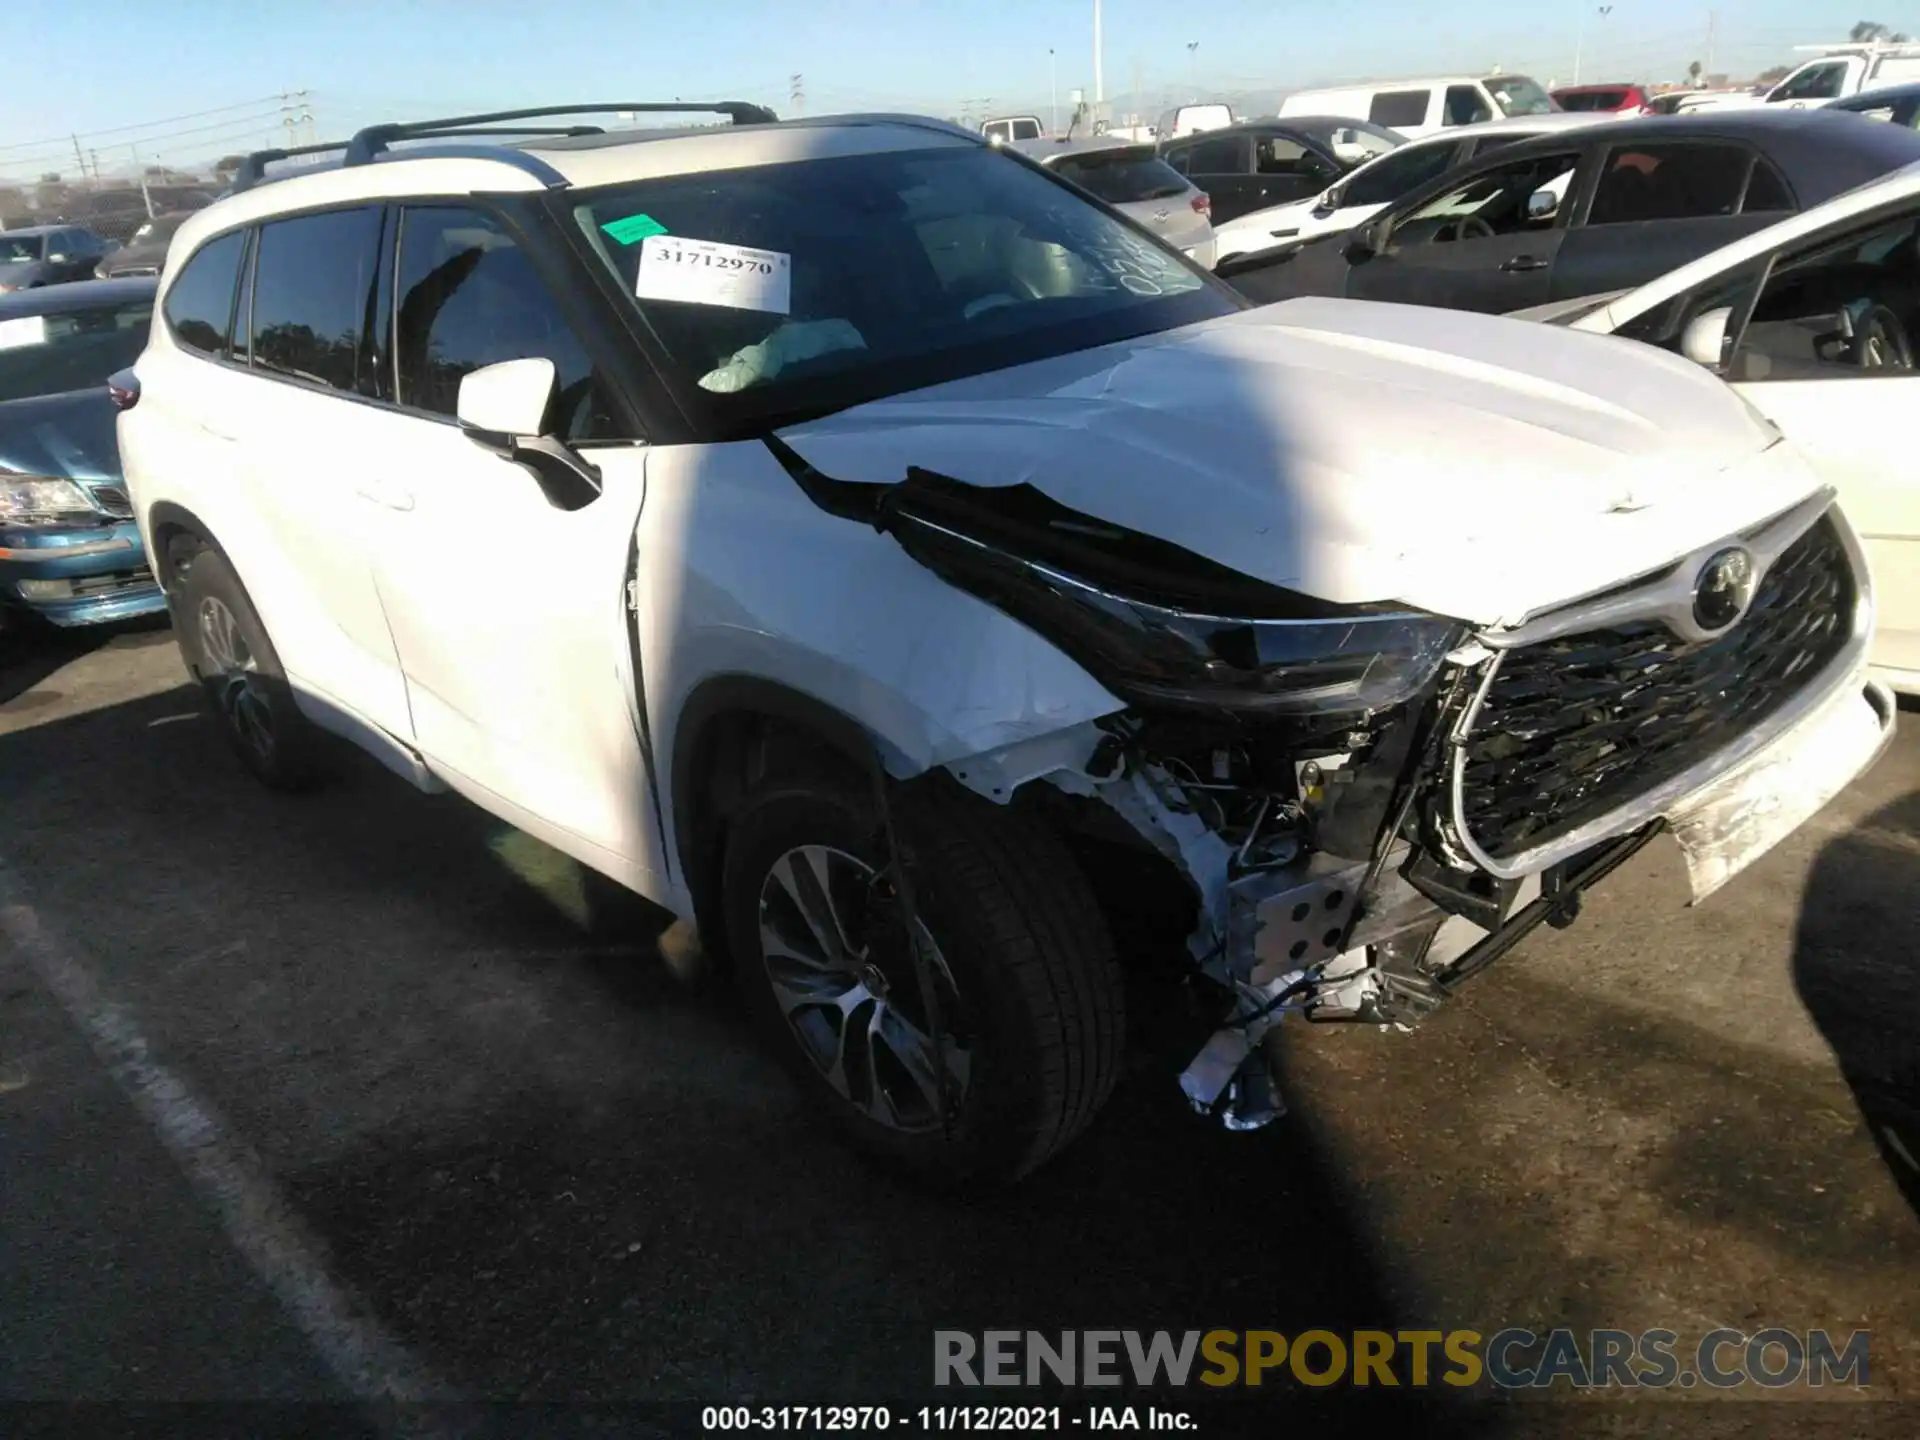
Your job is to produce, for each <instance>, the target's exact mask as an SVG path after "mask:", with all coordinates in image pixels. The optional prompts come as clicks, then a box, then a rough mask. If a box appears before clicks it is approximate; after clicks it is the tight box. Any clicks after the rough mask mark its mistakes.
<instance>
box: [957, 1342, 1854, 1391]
mask: <svg viewBox="0 0 1920 1440" xmlns="http://www.w3.org/2000/svg"><path fill="white" fill-rule="evenodd" d="M1868 1341H1869V1332H1867V1331H1865V1330H1855V1331H1853V1332H1851V1333H1850V1334H1848V1335H1847V1336H1846V1337H1845V1338H1844V1339H1836V1338H1834V1337H1833V1336H1831V1335H1829V1334H1828V1332H1826V1331H1825V1330H1808V1331H1804V1332H1802V1331H1794V1330H1786V1329H1781V1328H1778V1327H1773V1328H1769V1329H1764V1330H1758V1331H1755V1332H1753V1333H1752V1334H1748V1333H1745V1332H1743V1331H1739V1330H1710V1331H1708V1332H1707V1333H1706V1334H1705V1335H1702V1336H1700V1337H1699V1339H1698V1340H1695V1341H1689V1342H1683V1341H1682V1339H1681V1336H1680V1335H1679V1333H1678V1332H1677V1331H1673V1330H1643V1331H1640V1332H1638V1333H1634V1332H1632V1331H1627V1330H1591V1331H1587V1332H1586V1333H1585V1334H1581V1333H1579V1332H1576V1331H1573V1330H1565V1329H1561V1330H1550V1331H1548V1332H1546V1333H1545V1334H1540V1333H1538V1332H1536V1331H1532V1330H1524V1329H1518V1328H1510V1329H1505V1330H1498V1331H1495V1332H1494V1333H1493V1334H1492V1335H1484V1334H1483V1333H1482V1332H1480V1331H1478V1330H1355V1331H1352V1332H1350V1333H1336V1332H1334V1331H1332V1330H1303V1331H1300V1332H1297V1333H1295V1334H1292V1335H1288V1334H1284V1333H1282V1332H1280V1331H1278V1330H1205V1331H1202V1330H1185V1331H1169V1330H1148V1331H1143V1330H1065V1331H1055V1332H1052V1333H1050V1334H1049V1333H1042V1332H1040V1331H1037V1330H983V1331H977V1332H976V1331H970V1330H936V1331H935V1332H934V1337H933V1383H934V1384H935V1385H936V1386H943V1387H945V1386H957V1387H962V1388H974V1387H981V1386H1033V1385H1047V1384H1058V1385H1074V1386H1106V1385H1127V1384H1131V1385H1134V1386H1137V1387H1139V1388H1142V1389H1148V1388H1152V1387H1155V1386H1176V1387H1177V1386H1185V1385H1194V1384H1198V1385H1210V1386H1214V1387H1216V1388H1224V1387H1228V1386H1256V1385H1266V1384H1283V1385H1284V1384H1292V1385H1312V1386H1329V1385H1352V1386H1382V1387H1384V1386H1400V1385H1409V1386H1415V1387H1419V1386H1427V1385H1452V1386H1458V1387H1466V1386H1471V1385H1478V1384H1481V1383H1482V1382H1483V1381H1485V1382H1487V1383H1490V1384H1492V1385H1495V1386H1497V1387H1499V1388H1501V1389H1505V1390H1518V1389H1548V1388H1551V1387H1553V1386H1554V1385H1557V1384H1560V1383H1561V1382H1563V1381H1564V1382H1565V1383H1566V1384H1567V1385H1568V1386H1570V1387H1572V1388H1575V1389H1591V1388H1604V1387H1608V1386H1618V1387H1625V1388H1629V1389H1642V1388H1653V1389H1661V1388H1666V1387H1670V1386H1678V1387H1679V1388H1682V1389H1690V1388H1692V1387H1693V1386H1696V1385H1706V1386H1709V1387H1712V1388H1716V1389H1731V1388H1734V1387H1736V1386H1740V1385H1760V1386H1765V1387H1767V1388H1769V1389H1778V1388H1781V1387H1784V1386H1789V1385H1810V1386H1827V1385H1847V1386H1851V1387H1854V1388H1856V1389H1857V1388H1861V1387H1864V1386H1865V1385H1866V1384H1867V1377H1868V1357H1867V1351H1868Z"/></svg>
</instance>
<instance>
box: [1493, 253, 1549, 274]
mask: <svg viewBox="0 0 1920 1440" xmlns="http://www.w3.org/2000/svg"><path fill="white" fill-rule="evenodd" d="M1547 265H1548V262H1547V261H1545V260H1542V259H1541V258H1540V257H1539V256H1538V255H1516V256H1514V257H1513V258H1512V259H1511V260H1508V261H1506V262H1505V263H1504V264H1502V265H1501V266H1500V268H1501V269H1502V270H1505V271H1506V272H1507V273H1508V274H1510V275H1511V274H1513V273H1515V272H1517V271H1521V270H1544V269H1546V268H1547Z"/></svg>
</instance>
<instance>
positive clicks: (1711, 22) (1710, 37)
mask: <svg viewBox="0 0 1920 1440" xmlns="http://www.w3.org/2000/svg"><path fill="white" fill-rule="evenodd" d="M1719 34H1720V12H1719V11H1718V10H1709V11H1707V68H1706V69H1705V70H1703V71H1701V72H1700V78H1701V79H1702V80H1704V79H1706V78H1707V76H1709V75H1711V74H1713V42H1714V41H1715V40H1716V39H1718V38H1719Z"/></svg>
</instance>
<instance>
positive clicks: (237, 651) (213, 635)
mask: <svg viewBox="0 0 1920 1440" xmlns="http://www.w3.org/2000/svg"><path fill="white" fill-rule="evenodd" d="M199 626H200V655H201V658H202V659H204V660H205V661H206V663H207V665H208V666H209V667H210V668H211V669H212V670H213V672H214V673H213V675H212V676H210V677H209V678H211V679H213V680H214V682H215V684H214V694H215V697H216V699H217V700H218V702H219V706H220V713H221V714H222V715H223V716H225V717H226V720H227V723H228V724H229V725H231V726H232V727H233V731H234V733H235V734H236V735H237V736H239V738H240V742H241V744H243V745H245V746H246V747H247V748H248V749H249V750H251V751H252V752H253V753H254V754H256V755H258V756H259V757H260V758H261V759H262V760H271V759H272V758H273V746H274V740H273V700H272V697H271V696H270V695H269V694H268V693H267V689H266V685H265V681H264V679H263V678H262V676H261V674H260V665H259V661H258V660H256V659H255V658H254V654H253V649H252V647H251V646H249V645H248V644H247V637H246V635H245V634H244V633H243V632H242V631H241V629H240V622H239V621H238V620H237V619H236V618H235V617H234V613H233V611H232V610H230V609H229V608H228V607H227V605H226V602H225V601H223V600H221V599H219V598H218V597H217V596H213V595H208V596H206V597H204V598H203V599H202V600H201V601H200V614H199Z"/></svg>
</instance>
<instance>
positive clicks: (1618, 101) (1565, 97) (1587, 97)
mask: <svg viewBox="0 0 1920 1440" xmlns="http://www.w3.org/2000/svg"><path fill="white" fill-rule="evenodd" d="M1553 98H1554V99H1556V100H1558V101H1559V102H1560V108H1561V109H1562V110H1573V111H1594V110H1622V109H1625V108H1626V104H1627V92H1626V91H1624V90H1562V91H1560V92H1559V93H1558V94H1557V95H1555V96H1554V97H1553Z"/></svg>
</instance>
